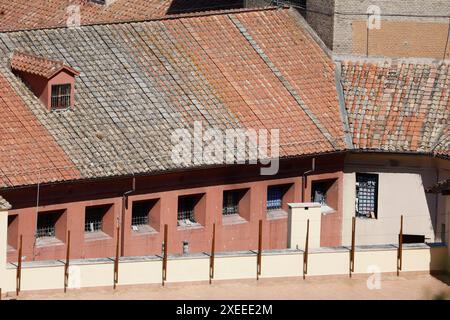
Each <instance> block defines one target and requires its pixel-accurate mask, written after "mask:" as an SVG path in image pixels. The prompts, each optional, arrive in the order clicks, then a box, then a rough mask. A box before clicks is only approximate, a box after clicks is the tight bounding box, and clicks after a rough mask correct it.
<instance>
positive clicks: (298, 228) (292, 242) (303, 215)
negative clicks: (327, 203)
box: [288, 203, 322, 249]
mask: <svg viewBox="0 0 450 320" xmlns="http://www.w3.org/2000/svg"><path fill="white" fill-rule="evenodd" d="M321 219H322V213H321V205H320V203H289V212H288V248H290V249H304V248H305V244H306V230H307V224H308V220H309V241H308V246H309V248H319V247H320V230H321Z"/></svg>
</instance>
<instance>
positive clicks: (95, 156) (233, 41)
mask: <svg viewBox="0 0 450 320" xmlns="http://www.w3.org/2000/svg"><path fill="white" fill-rule="evenodd" d="M302 21H303V20H301V19H299V17H298V13H296V12H295V11H294V10H287V9H282V10H261V11H252V12H250V11H245V12H240V13H239V12H233V13H227V14H224V13H222V14H215V15H210V16H198V17H189V18H177V19H168V20H159V21H147V22H136V23H120V24H108V25H96V26H83V27H81V28H75V29H65V28H59V29H46V30H33V31H19V32H9V33H3V34H0V52H1V53H2V55H1V56H2V57H9V56H10V54H11V53H12V52H14V51H15V50H22V51H26V52H30V53H33V54H35V55H38V56H44V57H46V58H48V59H51V60H57V61H64V63H65V64H66V65H70V66H72V67H73V68H75V69H76V70H79V71H80V72H81V74H80V76H79V77H78V78H77V82H76V84H75V107H74V109H73V110H72V111H69V112H58V113H56V112H48V111H47V110H45V108H43V107H42V105H41V103H40V102H39V100H38V99H36V98H35V97H34V96H33V95H32V93H31V92H30V91H29V90H28V89H27V88H26V87H25V86H24V84H23V83H22V82H21V81H20V79H18V78H17V77H16V76H14V74H13V73H12V72H11V70H10V69H9V62H8V59H6V58H3V61H1V63H0V74H3V77H4V78H5V80H6V83H5V85H6V84H8V85H9V88H10V89H9V90H10V91H9V92H8V93H7V95H8V96H9V97H10V98H14V99H16V100H18V101H21V104H20V103H19V104H18V105H19V106H24V108H25V109H24V110H28V112H30V113H31V114H32V116H33V117H35V119H34V120H33V121H36V123H37V124H38V125H40V126H41V129H42V130H44V132H47V133H48V135H49V136H50V137H52V138H53V140H54V141H55V142H56V143H57V145H56V148H54V149H49V148H46V147H44V146H43V147H42V148H41V147H39V145H38V147H39V148H38V147H36V148H34V149H31V150H30V151H31V154H39V155H46V154H49V156H51V157H52V159H53V158H55V156H56V154H57V153H58V152H60V153H63V154H64V155H66V158H67V159H69V163H67V161H66V160H64V161H63V159H64V157H61V156H58V157H56V159H61V162H62V163H60V164H58V166H57V165H56V164H54V163H53V162H51V161H47V162H46V163H45V164H44V163H41V162H39V161H34V162H30V163H29V164H28V165H27V166H24V167H23V168H20V161H19V163H18V164H17V165H16V164H14V163H13V162H5V163H4V166H0V170H2V172H3V177H5V178H4V179H3V181H2V185H3V186H11V185H18V184H30V183H35V182H36V181H37V180H39V179H41V180H42V181H44V180H45V181H48V180H50V181H55V180H59V179H61V180H66V179H67V177H66V176H64V175H63V173H64V174H66V175H68V173H67V172H66V171H61V170H60V169H59V167H63V168H65V169H66V168H72V169H73V171H72V172H70V175H69V177H70V178H72V179H82V178H96V177H105V176H116V175H125V174H132V173H148V172H160V171H165V170H171V169H177V168H188V167H193V166H195V165H194V164H176V163H174V162H173V161H172V159H171V151H172V146H173V143H172V141H171V134H172V132H173V131H174V130H176V129H179V128H188V129H189V130H191V129H192V126H193V123H194V122H195V121H202V124H203V126H204V127H205V129H206V128H220V129H222V130H224V129H227V128H229V129H236V128H253V129H266V130H271V129H279V130H280V134H279V136H280V156H281V157H291V156H298V155H311V154H320V153H327V152H335V151H339V150H344V149H345V144H344V141H343V136H344V133H343V128H342V127H343V126H342V123H341V114H340V111H339V105H338V100H337V93H336V90H335V83H334V65H333V63H332V61H331V59H330V57H328V56H327V55H326V54H325V52H324V51H323V50H322V49H321V48H320V47H319V45H318V44H317V43H316V42H315V41H314V40H313V38H312V37H311V36H310V35H309V33H308V31H307V30H306V28H305V26H304V25H303V22H302ZM286 30H289V32H286ZM293 56H295V57H296V59H297V60H299V61H301V60H304V61H308V64H306V63H302V64H300V65H298V66H297V65H296V66H293V65H292V64H291V63H289V59H292V57H293ZM317 70H320V72H317ZM0 102H1V101H0ZM30 121H31V118H30ZM33 136H35V135H33ZM8 143H9V141H8V140H6V141H0V148H2V147H4V150H5V156H6V157H7V158H8V157H9V158H8V159H12V158H14V157H15V155H14V154H15V153H17V152H23V153H24V154H27V152H28V151H26V150H28V149H23V148H25V145H24V142H21V141H17V142H16V143H15V144H14V147H13V148H11V147H9V146H7V144H8ZM220 164H224V163H220ZM33 168H34V169H33ZM32 169H33V170H36V169H37V170H36V171H35V172H36V173H35V174H33V175H31V174H30V172H31V171H32ZM41 171H43V172H45V173H47V174H48V176H42V175H39V173H40V172H41ZM13 173H14V174H16V173H17V175H18V177H22V180H18V181H16V180H14V181H11V180H10V179H9V177H10V175H11V174H13Z"/></svg>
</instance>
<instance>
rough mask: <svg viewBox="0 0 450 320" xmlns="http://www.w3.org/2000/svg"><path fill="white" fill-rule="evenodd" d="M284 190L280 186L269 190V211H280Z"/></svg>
mask: <svg viewBox="0 0 450 320" xmlns="http://www.w3.org/2000/svg"><path fill="white" fill-rule="evenodd" d="M282 199H283V196H282V190H281V187H280V186H272V187H269V188H268V189H267V210H279V209H281V207H282Z"/></svg>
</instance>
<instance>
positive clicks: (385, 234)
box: [342, 154, 450, 245]
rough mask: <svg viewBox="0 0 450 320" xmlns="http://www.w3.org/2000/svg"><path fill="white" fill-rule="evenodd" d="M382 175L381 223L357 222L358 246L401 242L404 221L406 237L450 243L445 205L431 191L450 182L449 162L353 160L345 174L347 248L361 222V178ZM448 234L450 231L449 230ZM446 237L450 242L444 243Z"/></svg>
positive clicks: (368, 157) (382, 158) (380, 158)
mask: <svg viewBox="0 0 450 320" xmlns="http://www.w3.org/2000/svg"><path fill="white" fill-rule="evenodd" d="M357 172H359V173H375V174H378V179H379V181H378V218H377V219H356V244H357V245H372V244H391V243H397V242H398V233H399V230H400V216H401V215H403V216H404V224H403V228H404V233H405V234H418V235H425V237H426V238H427V239H426V241H427V242H439V241H445V237H444V235H445V236H446V231H445V230H444V229H443V224H445V223H446V222H445V221H446V218H445V209H444V208H445V202H444V199H443V198H442V196H439V195H435V194H430V193H426V192H425V189H426V188H428V187H431V186H432V185H434V184H435V183H436V182H437V181H438V180H440V179H445V177H448V176H450V171H449V164H448V161H444V160H439V159H431V158H427V157H419V156H395V155H363V154H361V155H350V156H348V157H347V159H346V165H345V170H344V193H343V194H344V201H343V203H344V210H343V228H342V241H343V245H349V244H350V243H351V228H352V227H351V219H352V217H354V216H355V198H356V187H355V184H356V173H357ZM446 229H447V228H446ZM442 237H444V238H442Z"/></svg>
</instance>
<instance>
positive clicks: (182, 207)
mask: <svg viewBox="0 0 450 320" xmlns="http://www.w3.org/2000/svg"><path fill="white" fill-rule="evenodd" d="M195 204H196V199H195V198H194V197H192V196H188V197H180V198H179V199H178V222H179V223H180V222H182V223H186V224H193V223H194V224H195V223H196V221H195V214H194V210H195Z"/></svg>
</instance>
